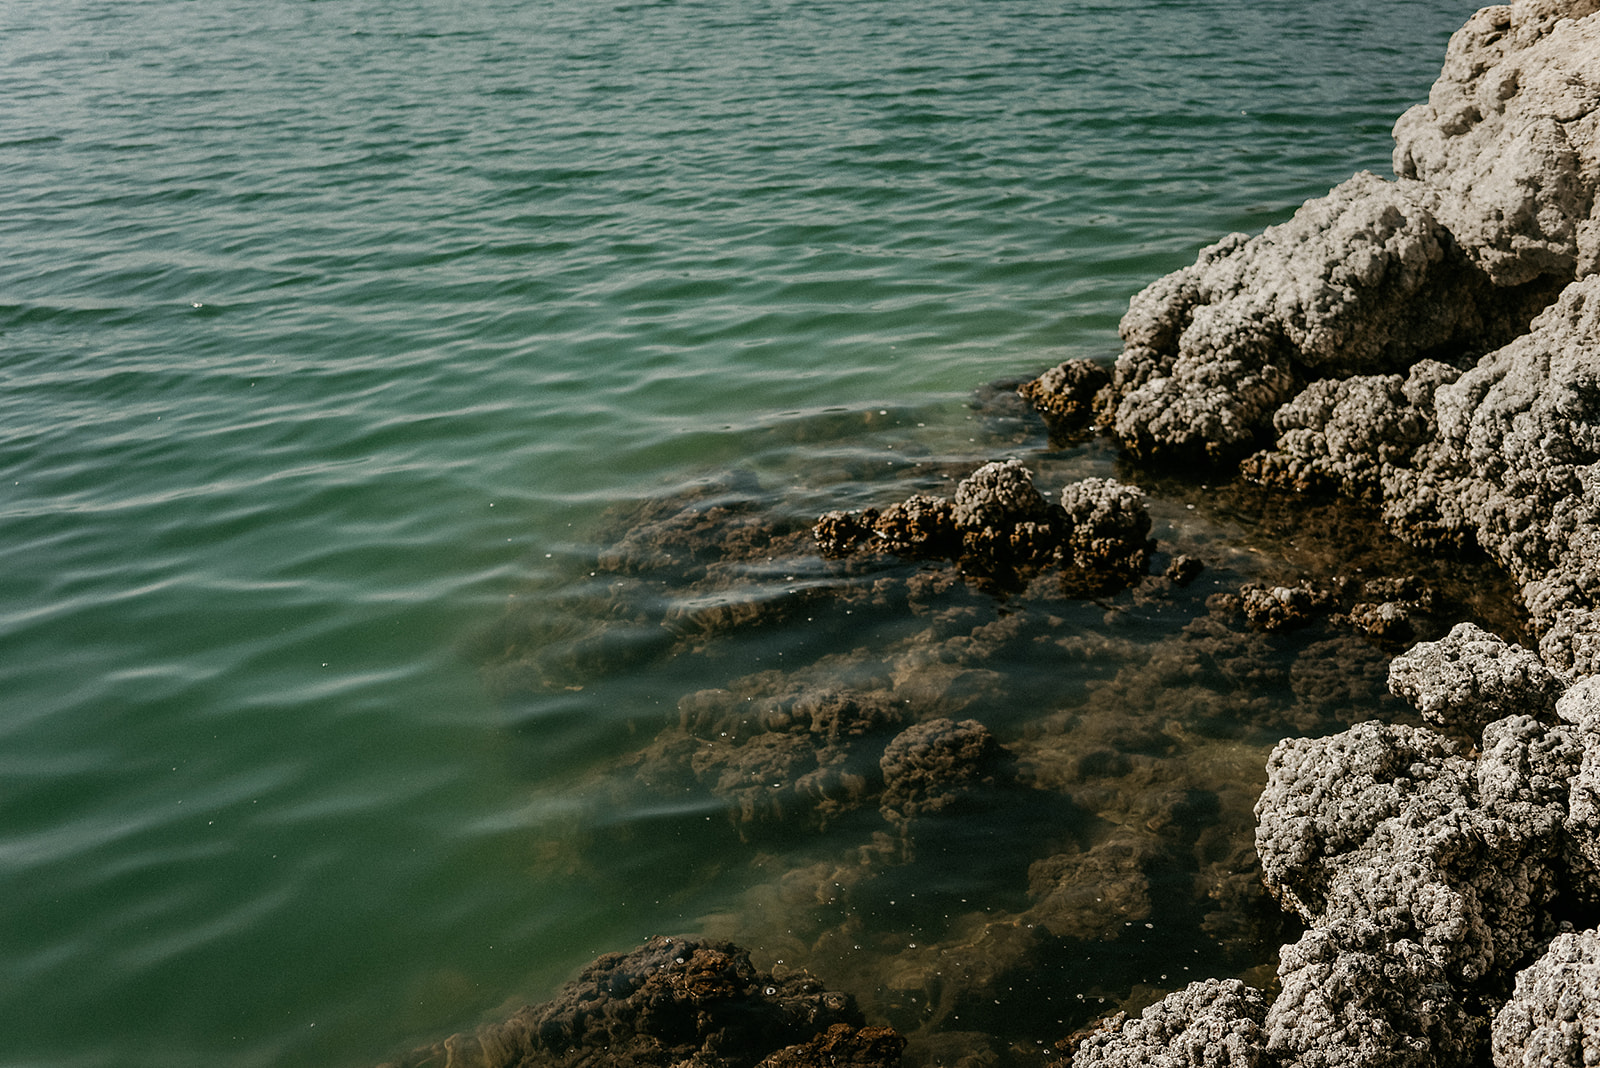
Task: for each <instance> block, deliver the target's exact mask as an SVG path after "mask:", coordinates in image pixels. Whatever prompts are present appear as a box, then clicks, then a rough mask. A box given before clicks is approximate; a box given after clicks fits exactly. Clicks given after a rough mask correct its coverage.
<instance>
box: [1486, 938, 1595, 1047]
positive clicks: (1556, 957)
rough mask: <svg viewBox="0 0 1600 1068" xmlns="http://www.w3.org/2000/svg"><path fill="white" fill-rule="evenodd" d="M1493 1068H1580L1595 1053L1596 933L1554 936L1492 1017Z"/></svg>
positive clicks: (1518, 978)
mask: <svg viewBox="0 0 1600 1068" xmlns="http://www.w3.org/2000/svg"><path fill="white" fill-rule="evenodd" d="M1493 1049H1494V1063H1495V1068H1585V1066H1588V1065H1593V1064H1594V1063H1595V1051H1596V1050H1600V931H1595V930H1589V931H1581V932H1576V933H1573V932H1568V933H1566V934H1561V935H1557V936H1556V938H1555V940H1554V941H1552V942H1551V943H1550V948H1549V949H1548V950H1546V951H1545V954H1544V956H1542V957H1540V958H1539V959H1538V960H1537V961H1535V962H1534V963H1533V964H1532V965H1531V966H1530V967H1529V968H1528V969H1527V970H1525V971H1524V972H1522V973H1521V974H1520V975H1518V976H1517V987H1516V990H1515V992H1513V993H1512V995H1511V1000H1510V1001H1508V1002H1506V1004H1505V1006H1504V1007H1503V1008H1502V1009H1501V1010H1500V1011H1499V1012H1498V1013H1496V1014H1495V1018H1494V1026H1493Z"/></svg>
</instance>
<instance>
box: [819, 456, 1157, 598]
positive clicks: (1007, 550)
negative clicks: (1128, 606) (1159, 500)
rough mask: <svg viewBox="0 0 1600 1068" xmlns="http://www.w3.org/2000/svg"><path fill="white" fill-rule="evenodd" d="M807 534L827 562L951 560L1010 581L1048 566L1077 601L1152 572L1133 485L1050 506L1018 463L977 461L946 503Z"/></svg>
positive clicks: (898, 507) (903, 508) (1108, 485)
mask: <svg viewBox="0 0 1600 1068" xmlns="http://www.w3.org/2000/svg"><path fill="white" fill-rule="evenodd" d="M814 533H815V536H816V539H817V544H818V546H819V547H820V548H821V550H822V552H823V554H824V555H826V556H832V557H840V556H848V555H849V554H851V553H858V552H864V551H865V552H880V553H893V554H896V555H899V556H905V557H912V558H917V557H955V558H957V559H958V560H959V562H960V563H961V566H962V568H963V569H964V570H967V571H970V572H973V573H976V574H978V575H982V576H990V577H999V578H1002V579H1003V580H1006V581H1008V582H1009V583H1012V584H1015V583H1016V582H1017V581H1019V580H1021V579H1025V578H1026V577H1027V576H1028V575H1030V574H1032V573H1036V572H1038V571H1040V570H1043V569H1046V568H1055V569H1058V570H1060V572H1061V573H1062V581H1063V582H1064V583H1065V584H1066V586H1067V588H1068V589H1069V591H1074V592H1077V593H1080V594H1083V595H1093V594H1097V593H1104V592H1112V591H1115V590H1118V589H1121V588H1123V587H1125V586H1127V585H1129V584H1130V583H1133V582H1136V581H1138V579H1139V578H1140V577H1141V576H1143V575H1144V574H1146V573H1147V572H1148V571H1149V568H1150V551H1151V544H1150V541H1149V534H1150V516H1149V513H1148V512H1147V511H1146V509H1145V505H1144V494H1143V493H1142V492H1141V491H1140V490H1139V489H1138V488H1137V487H1134V486H1128V485H1124V484H1122V483H1120V482H1118V481H1117V480H1116V479H1112V478H1087V479H1082V480H1081V481H1078V482H1075V483H1072V484H1071V485H1069V486H1067V487H1066V488H1065V489H1063V490H1062V491H1061V502H1060V504H1055V503H1052V502H1050V501H1048V500H1046V499H1045V497H1044V495H1043V494H1041V493H1040V492H1039V491H1038V489H1036V488H1035V486H1034V483H1033V473H1032V472H1031V471H1029V470H1028V469H1027V468H1026V467H1024V466H1023V465H1022V464H1021V463H1019V462H1018V461H1016V460H1006V461H1004V462H996V463H988V464H984V465H983V466H982V467H979V468H978V469H977V470H976V471H974V472H973V473H972V474H971V475H969V476H968V477H967V478H965V479H963V480H962V481H961V483H960V484H959V485H958V486H957V487H956V492H955V495H954V497H953V498H951V499H949V500H946V499H945V498H941V497H932V496H929V495H927V494H913V495H912V496H911V497H908V498H907V499H906V500H904V501H902V502H900V503H898V504H893V505H890V506H889V507H888V508H885V509H883V510H882V511H879V510H878V509H873V508H869V509H866V510H864V511H861V512H828V513H825V514H824V515H822V516H821V517H820V518H818V520H817V523H816V526H815V528H814Z"/></svg>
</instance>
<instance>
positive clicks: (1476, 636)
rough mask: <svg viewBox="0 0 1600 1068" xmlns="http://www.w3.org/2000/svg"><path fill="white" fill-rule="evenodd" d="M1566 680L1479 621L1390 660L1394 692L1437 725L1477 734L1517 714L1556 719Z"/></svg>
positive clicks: (1390, 673) (1391, 683)
mask: <svg viewBox="0 0 1600 1068" xmlns="http://www.w3.org/2000/svg"><path fill="white" fill-rule="evenodd" d="M1562 688H1563V687H1562V684H1561V680H1560V679H1559V678H1558V677H1557V676H1556V674H1555V673H1554V672H1552V671H1551V670H1550V669H1549V668H1547V667H1545V666H1544V661H1542V660H1540V659H1539V658H1538V656H1536V655H1535V654H1533V653H1531V652H1529V651H1528V650H1526V649H1524V648H1523V647H1522V646H1520V645H1510V644H1507V643H1506V642H1504V641H1501V640H1500V639H1499V638H1498V637H1496V636H1495V635H1493V634H1490V633H1489V632H1488V631H1486V630H1484V629H1483V628H1482V627H1479V626H1477V625H1476V624H1473V623H1458V624H1457V625H1456V627H1455V629H1453V630H1452V631H1451V632H1450V634H1449V636H1447V637H1445V638H1442V639H1440V640H1439V641H1436V642H1419V643H1418V644H1417V645H1415V646H1413V647H1412V648H1411V650H1410V651H1409V652H1407V653H1405V654H1404V655H1402V656H1398V657H1395V659H1394V662H1393V663H1391V664H1390V665H1389V692H1390V693H1392V694H1394V695H1395V696H1396V697H1400V698H1403V699H1404V700H1406V701H1408V702H1410V704H1411V706H1412V707H1413V708H1415V709H1416V710H1417V711H1418V712H1419V713H1421V715H1422V718H1423V719H1425V720H1427V721H1428V722H1429V723H1431V724H1433V725H1434V726H1436V727H1440V728H1443V729H1445V730H1447V731H1450V732H1453V733H1458V734H1465V735H1467V736H1469V737H1473V738H1476V737H1477V736H1479V735H1480V734H1482V733H1483V729H1484V727H1486V726H1488V725H1489V723H1490V722H1492V721H1494V720H1497V719H1500V718H1502V717H1504V716H1509V715H1513V714H1522V715H1529V716H1533V717H1535V718H1550V717H1552V716H1553V715H1554V713H1555V704H1556V698H1557V697H1559V696H1560V695H1561V692H1562Z"/></svg>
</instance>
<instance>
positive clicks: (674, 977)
mask: <svg viewBox="0 0 1600 1068" xmlns="http://www.w3.org/2000/svg"><path fill="white" fill-rule="evenodd" d="M864 1024H865V1021H864V1020H863V1019H862V1016H861V1013H860V1010H859V1009H857V1007H856V1004H855V1000H854V999H853V998H852V997H851V996H850V995H848V994H843V993H839V992H837V991H831V990H827V989H826V988H824V987H823V985H822V984H821V983H820V982H818V981H817V980H816V979H814V978H812V977H811V976H810V975H808V974H807V973H805V972H802V971H796V972H792V973H790V974H787V975H784V976H783V977H781V978H780V977H777V976H774V975H771V974H768V973H764V972H760V971H758V970H757V969H756V968H755V967H754V966H753V965H752V964H751V963H750V957H749V954H748V953H746V952H745V951H744V950H742V949H740V948H739V947H737V946H734V945H732V944H729V943H726V942H711V941H706V940H703V939H697V938H662V937H657V938H652V939H651V940H650V941H649V942H647V943H645V945H643V946H642V947H640V948H638V949H636V950H634V951H633V952H631V953H611V954H607V955H606V956H604V957H601V958H600V959H599V960H597V961H595V962H594V963H593V964H590V965H589V966H588V967H586V968H585V969H584V970H583V971H582V972H581V973H580V974H579V976H578V978H577V979H575V980H573V981H572V982H571V983H569V984H567V986H566V987H564V988H563V989H562V990H561V992H560V993H559V994H557V995H556V997H555V998H554V999H552V1000H551V1001H549V1002H546V1003H544V1004H542V1005H536V1006H529V1007H527V1008H524V1009H522V1010H520V1011H518V1012H517V1013H516V1014H515V1015H513V1016H512V1017H511V1018H510V1019H509V1020H506V1021H505V1022H504V1023H501V1024H496V1025H492V1026H489V1027H485V1028H483V1029H481V1030H479V1031H478V1032H476V1033H475V1034H471V1035H467V1034H461V1035H454V1036H452V1037H451V1038H448V1039H445V1040H444V1041H443V1042H441V1043H438V1044H437V1045H434V1046H429V1047H426V1048H424V1049H420V1050H417V1051H416V1052H414V1053H412V1054H410V1055H408V1056H406V1057H402V1058H401V1059H400V1060H398V1061H395V1062H393V1066H392V1068H421V1066H423V1065H428V1064H471V1065H474V1066H479V1068H515V1066H522V1065H529V1064H539V1065H548V1066H552V1068H579V1066H582V1068H609V1066H619V1068H621V1066H627V1068H669V1066H676V1065H687V1066H693V1068H754V1066H756V1065H758V1064H762V1063H764V1062H769V1061H770V1063H771V1064H772V1065H773V1068H778V1066H783V1068H791V1066H799V1065H814V1064H821V1063H829V1062H826V1061H824V1060H821V1059H819V1056H818V1054H819V1053H821V1052H822V1051H823V1050H824V1049H829V1048H831V1049H834V1050H837V1051H839V1052H840V1053H842V1054H844V1055H846V1056H847V1058H848V1059H847V1061H846V1062H845V1063H848V1064H851V1065H854V1066H859V1068H868V1066H874V1068H876V1066H883V1068H891V1066H895V1065H898V1063H899V1057H900V1048H901V1047H900V1043H899V1042H898V1041H897V1036H894V1035H893V1033H892V1032H889V1031H888V1030H887V1029H885V1028H868V1027H865V1026H864ZM841 1028H842V1029H843V1030H841Z"/></svg>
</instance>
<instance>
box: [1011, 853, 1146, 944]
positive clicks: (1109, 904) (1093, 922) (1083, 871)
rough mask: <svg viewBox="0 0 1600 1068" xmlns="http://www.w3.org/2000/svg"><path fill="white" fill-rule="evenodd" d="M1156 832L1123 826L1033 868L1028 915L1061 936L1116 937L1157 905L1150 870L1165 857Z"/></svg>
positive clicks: (1030, 875)
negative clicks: (1144, 832) (1145, 832)
mask: <svg viewBox="0 0 1600 1068" xmlns="http://www.w3.org/2000/svg"><path fill="white" fill-rule="evenodd" d="M1165 859H1166V858H1165V853H1164V851H1163V850H1161V849H1160V848H1159V847H1158V846H1157V844H1156V842H1155V841H1154V840H1153V837H1152V836H1148V835H1138V834H1134V833H1131V832H1124V833H1122V834H1119V835H1115V836H1113V837H1111V838H1109V839H1107V840H1105V841H1103V842H1099V843H1097V844H1096V845H1095V846H1094V847H1093V848H1092V849H1090V850H1088V851H1087V852H1084V853H1061V854H1057V855H1056V856H1053V857H1048V858H1046V859H1044V860H1040V861H1035V862H1034V864H1033V866H1032V867H1031V868H1029V870H1028V894H1029V896H1030V897H1032V898H1033V899H1034V905H1033V907H1032V908H1031V909H1029V910H1028V913H1027V916H1028V919H1029V920H1031V921H1032V922H1034V923H1037V924H1038V925H1039V926H1041V927H1043V928H1044V929H1045V930H1047V931H1049V932H1050V933H1051V934H1053V935H1055V936H1056V937H1058V938H1078V939H1083V940H1086V941H1087V940H1093V939H1103V940H1105V941H1114V940H1115V939H1117V938H1118V937H1119V936H1120V935H1121V934H1122V931H1123V929H1124V927H1125V926H1126V925H1127V924H1130V923H1141V924H1142V923H1144V922H1145V921H1146V920H1148V919H1149V918H1150V916H1151V913H1152V911H1153V908H1154V905H1153V903H1152V900H1151V893H1150V871H1151V869H1152V868H1155V867H1157V866H1159V865H1160V864H1162V863H1163V862H1164V861H1165Z"/></svg>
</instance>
